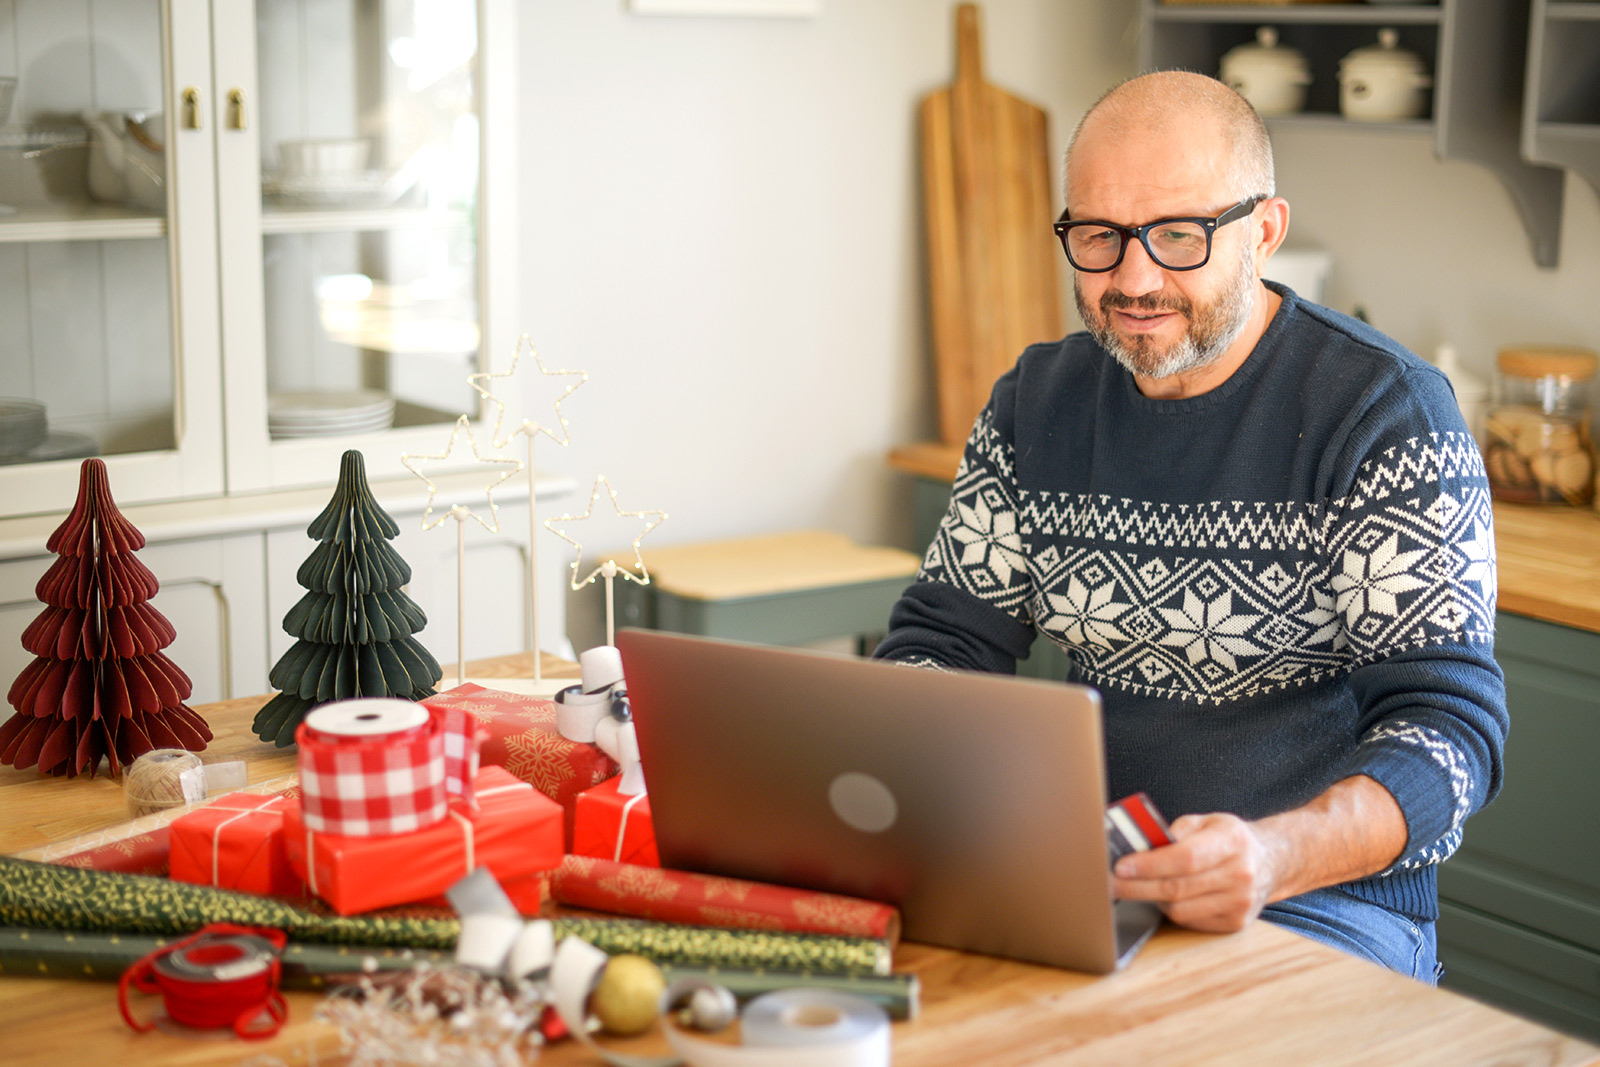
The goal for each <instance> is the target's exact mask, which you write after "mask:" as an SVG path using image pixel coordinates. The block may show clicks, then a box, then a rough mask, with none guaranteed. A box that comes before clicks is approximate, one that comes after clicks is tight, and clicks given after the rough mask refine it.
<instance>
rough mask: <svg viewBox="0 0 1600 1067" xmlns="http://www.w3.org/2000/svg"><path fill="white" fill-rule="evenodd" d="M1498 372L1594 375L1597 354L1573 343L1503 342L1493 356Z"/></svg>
mask: <svg viewBox="0 0 1600 1067" xmlns="http://www.w3.org/2000/svg"><path fill="white" fill-rule="evenodd" d="M1495 364H1496V365H1497V366H1498V367H1499V368H1500V372H1501V373H1502V374H1510V375H1514V376H1516V377H1518V378H1548V377H1557V378H1572V379H1577V380H1582V379H1584V378H1592V377H1594V372H1595V368H1596V367H1597V366H1600V357H1597V356H1596V355H1595V353H1594V352H1593V351H1591V350H1590V349H1587V348H1580V347H1578V346H1577V345H1507V346H1506V347H1505V348H1502V349H1501V350H1500V352H1499V354H1498V355H1497V356H1496V358H1495Z"/></svg>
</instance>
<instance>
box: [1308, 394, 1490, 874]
mask: <svg viewBox="0 0 1600 1067" xmlns="http://www.w3.org/2000/svg"><path fill="white" fill-rule="evenodd" d="M1344 454H1345V455H1346V456H1355V457H1357V460H1356V462H1354V463H1350V464H1341V465H1342V466H1343V467H1344V469H1345V470H1350V471H1353V476H1351V477H1348V478H1346V479H1345V484H1344V485H1343V486H1340V487H1338V494H1336V495H1335V498H1334V499H1333V500H1332V501H1331V503H1330V507H1329V516H1328V524H1327V541H1326V547H1327V551H1328V553H1329V558H1330V561H1331V569H1332V582H1331V588H1332V594H1333V597H1332V603H1331V604H1330V605H1328V607H1329V609H1330V611H1331V613H1332V614H1333V615H1334V617H1335V619H1336V621H1337V624H1338V634H1339V636H1338V638H1337V640H1338V641H1340V642H1342V643H1345V644H1347V645H1348V647H1349V650H1350V652H1351V654H1352V663H1353V669H1352V672H1351V676H1350V684H1351V692H1352V694H1353V695H1354V697H1355V700H1356V704H1357V708H1358V711H1359V715H1360V720H1359V735H1358V736H1359V737H1360V741H1359V743H1358V745H1357V747H1356V749H1355V751H1354V752H1353V753H1352V755H1351V757H1350V759H1349V762H1348V765H1347V766H1346V767H1345V769H1344V771H1345V775H1346V776H1348V775H1357V774H1361V775H1367V776H1368V777H1370V778H1372V779H1374V780H1375V781H1377V782H1378V783H1379V784H1381V785H1383V786H1384V788H1386V789H1387V790H1388V791H1389V792H1390V794H1391V795H1393V797H1394V798H1395V800H1396V802H1397V803H1398V804H1399V805H1400V809H1401V811H1402V812H1403V813H1404V815H1405V819H1406V827H1407V831H1408V838H1407V841H1406V846H1405V849H1404V850H1403V851H1402V852H1401V855H1400V858H1399V859H1398V860H1397V862H1396V863H1395V864H1394V865H1393V866H1392V867H1391V868H1390V869H1389V870H1388V871H1386V872H1383V873H1384V874H1389V873H1393V872H1394V871H1396V870H1404V869H1409V868H1414V867H1422V866H1426V865H1428V864H1432V863H1438V862H1440V861H1442V860H1444V859H1445V858H1446V857H1448V856H1449V855H1450V854H1451V853H1452V852H1454V851H1455V849H1456V848H1457V847H1458V846H1459V845H1460V842H1461V833H1462V823H1463V822H1465V820H1466V818H1467V816H1468V815H1470V814H1471V813H1472V812H1474V811H1476V810H1477V809H1478V808H1480V807H1482V806H1483V805H1484V804H1486V803H1488V802H1489V801H1490V800H1491V799H1493V797H1494V795H1495V793H1496V792H1498V791H1499V788H1500V779H1501V767H1502V764H1501V756H1502V751H1503V748H1504V744H1505V736H1506V730H1507V728H1508V725H1509V716H1508V713H1507V710H1506V697H1505V679H1504V676H1503V675H1502V674H1501V671H1500V668H1499V666H1498V665H1497V664H1496V663H1495V660H1494V612H1495V559H1494V530H1493V528H1494V513H1493V510H1492V507H1491V503H1490V497H1489V486H1488V480H1487V478H1486V476H1485V472H1484V467H1483V460H1482V457H1481V455H1480V454H1479V452H1478V449H1477V446H1476V445H1475V444H1474V443H1473V441H1472V439H1471V437H1470V435H1468V433H1467V432H1466V429H1465V426H1464V424H1462V422H1461V420H1460V415H1459V411H1458V410H1457V408H1456V406H1455V402H1454V400H1453V398H1452V396H1451V394H1450V391H1449V387H1448V385H1446V384H1445V383H1444V382H1443V379H1442V376H1439V375H1437V374H1435V373H1434V372H1432V371H1431V369H1427V368H1421V369H1413V370H1411V371H1409V372H1408V373H1404V374H1401V375H1400V376H1399V378H1398V380H1397V381H1396V383H1395V384H1394V386H1393V387H1392V388H1390V389H1387V390H1385V391H1384V392H1383V393H1382V394H1381V395H1380V396H1379V397H1378V399H1377V400H1376V402H1375V403H1374V404H1373V405H1372V407H1371V408H1370V409H1369V410H1368V411H1367V412H1365V413H1364V415H1363V416H1362V418H1361V419H1360V421H1359V423H1358V424H1357V425H1356V426H1355V428H1354V430H1353V431H1352V434H1351V436H1350V439H1349V448H1348V449H1347V450H1346V451H1345V453H1344ZM1340 494H1342V495H1340Z"/></svg>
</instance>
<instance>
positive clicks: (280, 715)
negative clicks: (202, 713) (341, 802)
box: [254, 449, 443, 747]
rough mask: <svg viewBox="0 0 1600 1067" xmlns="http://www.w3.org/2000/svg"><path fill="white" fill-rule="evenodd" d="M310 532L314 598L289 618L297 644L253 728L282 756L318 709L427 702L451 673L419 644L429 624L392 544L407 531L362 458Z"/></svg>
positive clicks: (309, 578)
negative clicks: (379, 700)
mask: <svg viewBox="0 0 1600 1067" xmlns="http://www.w3.org/2000/svg"><path fill="white" fill-rule="evenodd" d="M306 533H307V534H309V535H310V536H311V537H312V538H314V539H315V540H317V541H318V542H319V544H318V545H317V547H316V548H315V549H313V550H312V552H311V555H310V556H308V557H306V561H305V562H304V563H302V564H301V565H300V570H299V573H298V574H296V576H295V580H296V581H298V582H299V583H300V586H301V587H302V588H303V589H306V590H308V591H307V593H306V595H305V596H303V597H301V598H300V600H299V602H298V603H296V604H295V606H294V607H292V608H290V609H289V613H288V614H287V615H285V616H284V617H283V629H284V631H285V632H286V633H288V635H289V636H290V637H293V638H295V639H296V640H295V643H294V644H293V645H292V646H291V647H290V649H289V651H287V652H285V653H284V654H283V658H282V659H280V660H278V662H277V663H276V664H274V665H273V668H272V673H271V674H270V675H268V680H269V681H270V682H271V683H272V685H273V688H275V689H278V690H280V692H279V693H278V694H277V695H276V696H274V697H273V698H272V699H271V700H269V701H267V703H266V705H265V706H264V707H262V709H261V710H260V711H259V712H257V713H256V718H255V724H254V729H255V732H256V736H257V737H259V738H261V739H262V740H263V741H272V742H274V743H276V744H277V745H279V746H280V747H281V746H285V745H289V744H292V743H293V742H294V731H295V728H296V727H297V726H299V725H300V721H301V720H302V719H304V718H305V716H306V712H308V711H310V710H311V709H312V708H314V707H316V706H317V705H318V704H326V703H327V702H328V701H330V700H346V699H349V698H350V697H400V698H401V699H406V700H421V699H422V698H423V697H426V696H431V695H432V694H433V692H434V686H435V685H436V684H437V683H438V681H439V679H440V677H441V676H442V673H443V672H442V671H441V670H440V669H439V663H438V661H437V660H435V659H434V658H433V656H432V655H431V654H430V653H429V652H428V650H427V649H426V648H423V647H422V645H421V643H420V642H418V641H417V639H416V638H415V637H413V636H411V635H412V634H415V633H417V632H418V631H420V630H421V629H422V628H423V627H424V626H426V625H427V624H428V617H427V615H425V614H424V613H423V611H422V609H421V608H420V607H418V606H417V603H416V601H414V600H412V599H411V598H410V597H409V596H407V595H406V594H405V593H404V592H403V591H402V589H401V587H402V586H404V585H405V584H406V583H407V582H409V581H410V580H411V568H410V566H408V565H407V564H406V561H405V560H403V559H401V558H400V553H398V552H396V551H395V550H394V546H393V545H391V544H389V540H390V539H392V538H394V537H397V536H399V534H400V527H399V526H398V525H396V524H395V521H394V519H392V518H390V517H389V514H388V512H386V511H384V510H383V508H382V507H380V506H379V504H378V501H377V500H376V499H374V497H373V495H372V487H371V486H369V485H368V484H367V470H366V464H365V461H364V460H363V458H362V455H361V453H360V452H358V451H356V450H354V449H351V450H350V451H348V452H346V453H345V454H344V459H343V460H342V461H341V463H340V465H339V485H338V487H337V488H336V489H334V492H333V499H332V500H330V501H328V506H327V507H326V508H323V509H322V514H320V515H318V516H317V517H316V518H315V519H313V520H312V522H311V525H310V526H309V527H307V528H306Z"/></svg>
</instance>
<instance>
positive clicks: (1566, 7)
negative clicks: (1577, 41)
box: [1545, 2, 1600, 22]
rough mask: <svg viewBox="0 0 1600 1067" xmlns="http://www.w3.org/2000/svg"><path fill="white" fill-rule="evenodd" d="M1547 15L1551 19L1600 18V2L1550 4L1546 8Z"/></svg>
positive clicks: (1575, 20)
mask: <svg viewBox="0 0 1600 1067" xmlns="http://www.w3.org/2000/svg"><path fill="white" fill-rule="evenodd" d="M1545 17H1546V18H1549V19H1551V20H1558V19H1566V20H1569V21H1572V22H1581V21H1583V20H1586V19H1588V20H1600V4H1595V3H1572V2H1567V3H1559V4H1550V5H1548V6H1547V7H1546V8H1545Z"/></svg>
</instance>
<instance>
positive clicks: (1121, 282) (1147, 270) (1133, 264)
mask: <svg viewBox="0 0 1600 1067" xmlns="http://www.w3.org/2000/svg"><path fill="white" fill-rule="evenodd" d="M1111 281H1112V284H1113V285H1115V287H1116V288H1117V289H1119V290H1121V291H1122V292H1123V293H1124V294H1126V295H1128V296H1132V297H1140V296H1144V295H1145V294H1146V293H1153V292H1155V291H1156V290H1158V289H1160V288H1161V287H1162V286H1164V285H1165V284H1166V282H1167V279H1166V272H1165V271H1164V270H1162V269H1161V266H1160V264H1158V263H1157V262H1156V261H1155V260H1153V259H1151V258H1150V253H1149V252H1146V251H1145V249H1144V243H1143V242H1142V241H1139V240H1137V239H1135V240H1130V241H1129V242H1128V247H1127V249H1126V250H1125V251H1124V252H1123V253H1122V262H1121V263H1118V264H1117V266H1116V269H1115V270H1113V271H1112V272H1111Z"/></svg>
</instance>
